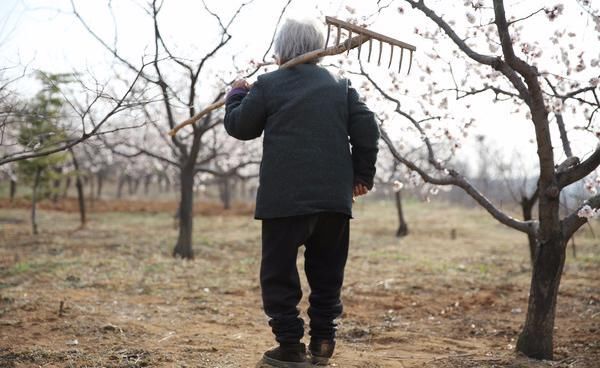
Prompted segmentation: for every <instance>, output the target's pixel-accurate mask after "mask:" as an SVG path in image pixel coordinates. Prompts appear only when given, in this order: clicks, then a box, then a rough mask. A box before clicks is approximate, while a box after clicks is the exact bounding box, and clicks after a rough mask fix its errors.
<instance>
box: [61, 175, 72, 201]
mask: <svg viewBox="0 0 600 368" xmlns="http://www.w3.org/2000/svg"><path fill="white" fill-rule="evenodd" d="M69 189H71V176H69V175H68V176H67V178H66V179H65V187H64V188H63V192H62V198H63V199H65V198H67V195H68V194H69Z"/></svg>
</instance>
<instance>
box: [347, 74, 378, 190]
mask: <svg viewBox="0 0 600 368" xmlns="http://www.w3.org/2000/svg"><path fill="white" fill-rule="evenodd" d="M348 110H349V111H348V112H349V116H348V134H349V136H350V145H351V147H352V164H353V167H354V181H355V182H358V183H361V184H363V185H365V186H366V187H367V188H369V190H370V189H372V188H373V179H374V177H375V163H376V161H377V153H378V151H379V148H378V146H379V144H378V143H379V126H378V125H377V122H376V120H375V114H373V112H372V111H371V110H369V108H368V107H367V105H365V104H364V103H363V102H362V101H361V100H360V97H359V95H358V92H356V90H355V89H354V88H353V87H352V86H350V82H348Z"/></svg>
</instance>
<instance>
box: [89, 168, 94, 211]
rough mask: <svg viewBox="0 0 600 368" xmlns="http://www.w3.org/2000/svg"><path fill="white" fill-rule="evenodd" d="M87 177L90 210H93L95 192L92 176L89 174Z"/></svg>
mask: <svg viewBox="0 0 600 368" xmlns="http://www.w3.org/2000/svg"><path fill="white" fill-rule="evenodd" d="M88 177H89V182H90V208H94V201H95V198H96V191H95V190H94V189H95V186H94V182H95V180H94V175H92V174H90V175H88Z"/></svg>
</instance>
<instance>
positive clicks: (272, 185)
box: [225, 64, 379, 219]
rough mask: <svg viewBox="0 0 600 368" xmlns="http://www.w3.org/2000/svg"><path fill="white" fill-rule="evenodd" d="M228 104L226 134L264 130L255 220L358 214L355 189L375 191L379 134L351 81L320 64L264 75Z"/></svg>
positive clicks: (251, 134)
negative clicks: (361, 186)
mask: <svg viewBox="0 0 600 368" xmlns="http://www.w3.org/2000/svg"><path fill="white" fill-rule="evenodd" d="M232 92H233V93H230V95H229V97H228V98H227V105H226V113H225V129H226V130H227V132H228V133H229V135H231V136H232V137H235V138H237V139H241V140H250V139H254V138H257V137H260V135H261V134H262V133H263V131H264V138H263V158H262V163H261V166H260V185H259V188H258V195H257V198H256V213H255V217H256V218H257V219H269V218H278V217H288V216H296V215H306V214H313V213H317V212H324V211H330V212H341V213H345V214H347V215H349V216H352V188H353V184H354V183H356V182H360V183H363V184H365V185H366V186H367V187H368V188H369V189H371V188H372V187H373V177H374V175H375V161H376V159H377V151H378V148H377V146H378V140H379V128H378V126H377V123H376V121H375V117H374V115H373V113H372V112H371V111H370V110H369V108H368V107H367V106H366V105H365V104H364V103H363V102H361V101H360V99H359V96H358V93H357V92H356V90H355V89H354V88H352V87H351V86H350V84H349V82H348V81H347V80H346V79H340V78H337V77H336V76H334V75H333V74H331V73H330V72H329V71H328V70H326V69H324V68H322V67H319V66H317V65H315V64H301V65H298V66H295V67H293V68H290V69H278V70H276V71H274V72H271V73H267V74H264V75H261V76H260V77H258V80H257V81H256V83H254V85H253V86H252V88H251V89H250V91H249V92H248V93H247V94H245V93H244V92H243V91H242V92H241V93H240V91H232Z"/></svg>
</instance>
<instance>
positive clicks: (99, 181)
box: [96, 170, 105, 199]
mask: <svg viewBox="0 0 600 368" xmlns="http://www.w3.org/2000/svg"><path fill="white" fill-rule="evenodd" d="M104 177H105V173H104V171H102V170H100V171H98V173H97V174H96V182H97V184H98V185H97V187H96V199H100V197H102V189H103V184H104Z"/></svg>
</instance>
